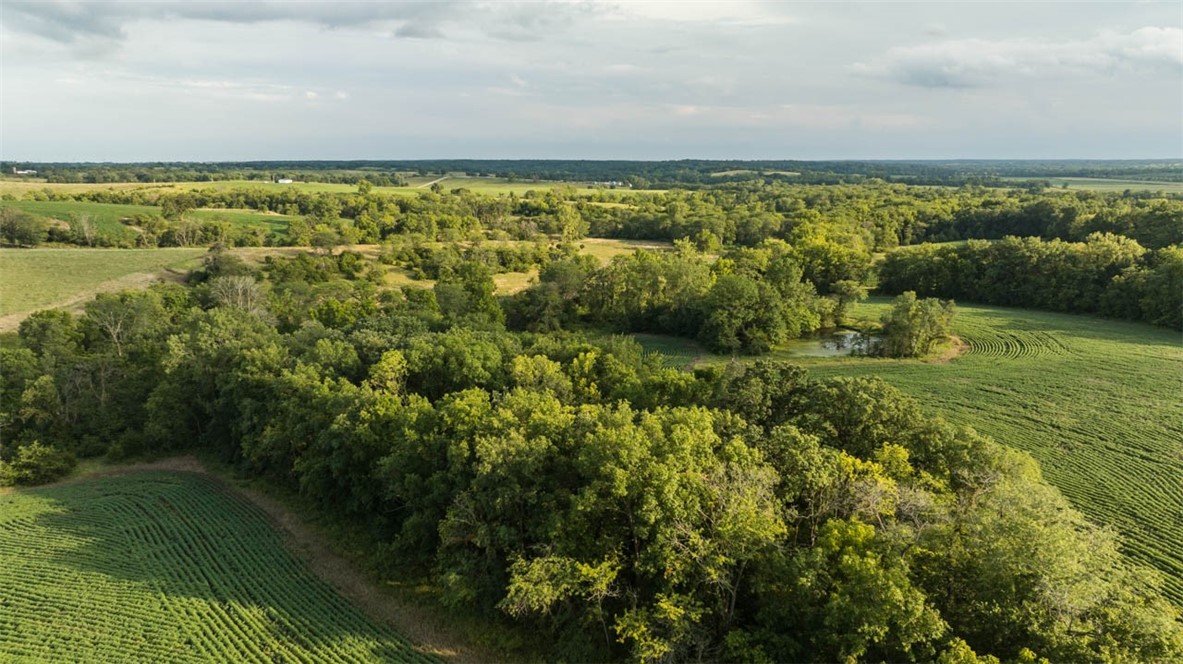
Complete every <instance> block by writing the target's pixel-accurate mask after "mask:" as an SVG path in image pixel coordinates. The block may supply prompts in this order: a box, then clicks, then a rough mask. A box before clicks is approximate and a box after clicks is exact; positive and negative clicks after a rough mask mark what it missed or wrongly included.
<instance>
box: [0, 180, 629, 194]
mask: <svg viewBox="0 0 1183 664" xmlns="http://www.w3.org/2000/svg"><path fill="white" fill-rule="evenodd" d="M440 178H441V176H439V175H430V176H414V177H411V178H408V184H407V186H405V187H374V191H375V192H379V193H383V194H393V195H397V196H418V195H420V194H424V193H429V192H430V191H431V189H430V186H431V184H432V183H433V182H434V181H436V180H439V185H440V186H441V187H443V189H444V191H452V190H453V189H467V190H469V191H471V192H473V193H476V194H484V195H490V196H500V195H506V196H508V195H509V194H511V193H512V194H515V195H518V196H521V195H522V194H525V193H526V192H527V191H531V190H534V191H549V190H551V189H555V188H559V187H568V188H571V189H572V190H574V191H575V192H576V193H579V194H591V193H608V194H612V193H613V192H621V193H627V192H632V191H633V190H632V189H628V188H622V189H605V188H597V187H592V186H590V185H588V184H587V183H581V182H556V181H549V180H520V179H515V180H513V181H511V180H509V179H506V178H495V177H468V176H464V175H457V176H452V175H448V176H443V179H440ZM256 188H262V189H268V190H272V189H274V190H283V189H289V190H295V191H302V192H307V193H338V194H342V193H344V194H350V193H356V192H357V185H354V184H338V183H328V182H292V183H286V184H278V183H274V182H268V181H265V180H216V181H213V182H166V183H161V182H156V183H140V182H120V183H114V184H107V183H104V184H61V183H48V182H38V181H31V180H0V196H3V195H5V194H10V195H12V196H13V197H15V198H17V199H20V198H22V197H24V196H26V195H29V194H30V193H32V192H47V193H57V194H77V193H81V192H86V191H103V190H115V191H145V192H155V193H160V192H163V193H178V192H184V191H199V190H202V189H209V190H213V191H230V190H235V189H256Z"/></svg>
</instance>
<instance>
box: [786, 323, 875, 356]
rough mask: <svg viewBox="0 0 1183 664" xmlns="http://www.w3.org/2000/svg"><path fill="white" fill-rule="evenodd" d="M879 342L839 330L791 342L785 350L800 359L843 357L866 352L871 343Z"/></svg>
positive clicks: (873, 338) (873, 337)
mask: <svg viewBox="0 0 1183 664" xmlns="http://www.w3.org/2000/svg"><path fill="white" fill-rule="evenodd" d="M878 340H879V337H877V336H870V337H862V336H861V335H860V333H859V332H858V330H847V329H841V328H839V329H837V330H829V331H826V332H821V333H819V334H817V335H815V336H812V337H807V338H804V339H794V340H793V341H790V342H789V343H788V344H787V346H786V347H785V350H787V351H788V353H789V355H796V356H798V357H841V356H844V355H851V354H853V353H854V352H855V351H856V350H865V349H866V347H867V345H868V344H869V343H874V342H876V341H878Z"/></svg>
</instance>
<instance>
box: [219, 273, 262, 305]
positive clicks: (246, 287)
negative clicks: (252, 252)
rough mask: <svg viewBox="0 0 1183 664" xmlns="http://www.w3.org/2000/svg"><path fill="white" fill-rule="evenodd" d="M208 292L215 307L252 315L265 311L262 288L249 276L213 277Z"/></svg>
mask: <svg viewBox="0 0 1183 664" xmlns="http://www.w3.org/2000/svg"><path fill="white" fill-rule="evenodd" d="M209 290H210V298H211V299H212V300H213V301H214V305H215V306H219V307H235V308H238V309H241V310H243V311H246V312H249V313H253V314H261V313H263V312H265V311H266V308H265V307H264V291H263V287H262V286H261V285H260V284H259V282H257V281H255V279H254V277H251V276H249V275H245V274H237V275H225V276H220V277H214V278H213V279H212V280H211V281H210V282H209Z"/></svg>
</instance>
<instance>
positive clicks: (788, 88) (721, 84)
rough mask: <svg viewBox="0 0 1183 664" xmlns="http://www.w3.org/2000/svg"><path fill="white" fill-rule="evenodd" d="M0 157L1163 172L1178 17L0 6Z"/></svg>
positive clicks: (623, 8) (1173, 146) (1167, 5)
mask: <svg viewBox="0 0 1183 664" xmlns="http://www.w3.org/2000/svg"><path fill="white" fill-rule="evenodd" d="M0 12H2V15H0V21H2V27H0V42H2V45H0V57H2V58H3V59H2V63H0V67H2V72H0V74H2V76H0V86H2V89H0V92H2V94H0V99H2V102H0V104H2V105H0V132H2V134H0V158H4V159H25V160H35V161H54V160H61V161H65V160H94V161H135V160H245V159H413V158H432V157H436V158H451V157H471V158H587V159H676V158H744V159H847V158H850V159H858V158H1177V157H1181V156H1183V3H1180V2H1178V0H1174V1H1172V2H1161V3H1159V2H1122V3H1096V2H1093V3H1085V2H1076V3H1057V2H1039V3H1037V2H1022V3H1006V2H978V3H953V2H949V3H911V4H905V3H896V2H878V3H858V4H855V3H852V4H840V3H834V2H827V3H793V2H744V1H737V0H736V1H731V2H720V3H712V2H628V1H617V2H509V1H504V2H459V1H457V2H431V3H379V2H363V3H344V2H336V3H329V2H323V3H322V2H262V3H247V2H175V3H172V2H159V3H151V2H93V3H75V2H50V1H40V2H20V1H18V0H3V2H0Z"/></svg>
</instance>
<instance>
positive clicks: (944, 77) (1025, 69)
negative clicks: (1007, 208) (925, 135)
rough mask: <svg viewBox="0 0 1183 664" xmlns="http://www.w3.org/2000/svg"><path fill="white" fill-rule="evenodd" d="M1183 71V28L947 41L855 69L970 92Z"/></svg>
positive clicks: (909, 82)
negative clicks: (1101, 74)
mask: <svg viewBox="0 0 1183 664" xmlns="http://www.w3.org/2000/svg"><path fill="white" fill-rule="evenodd" d="M1134 68H1137V69H1158V70H1166V71H1170V72H1173V73H1178V72H1180V71H1183V30H1181V29H1179V28H1159V27H1145V28H1141V29H1139V30H1134V31H1133V32H1130V33H1126V34H1120V33H1115V32H1102V33H1100V34H1098V35H1097V36H1095V37H1093V38H1091V39H1087V40H1078V41H1061V42H1046V41H1031V40H1019V39H1014V40H987V39H961V40H947V41H941V42H937V43H933V44H922V45H919V46H908V47H899V48H893V49H890V50H888V51H887V52H886V53H885V54H884V55H882V56H880V57H879V58H877V59H875V60H872V61H869V62H860V63H857V64H855V65H853V66H852V67H851V69H852V71H854V72H855V73H857V74H862V75H866V76H874V77H881V78H887V79H890V80H894V81H897V82H899V83H903V84H905V85H913V86H919V87H924V88H972V87H982V86H987V85H990V84H992V83H994V82H996V81H999V80H1003V79H1008V78H1010V77H1014V76H1040V77H1042V76H1063V75H1066V74H1073V75H1076V74H1081V73H1089V72H1097V71H1106V72H1112V71H1118V70H1127V69H1134Z"/></svg>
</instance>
